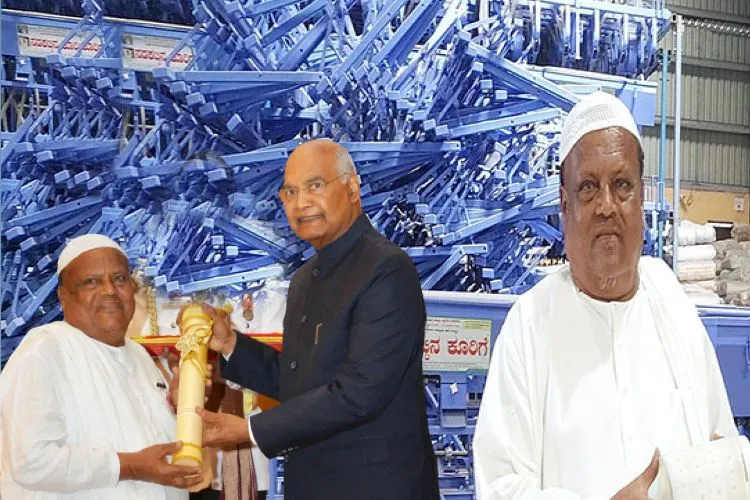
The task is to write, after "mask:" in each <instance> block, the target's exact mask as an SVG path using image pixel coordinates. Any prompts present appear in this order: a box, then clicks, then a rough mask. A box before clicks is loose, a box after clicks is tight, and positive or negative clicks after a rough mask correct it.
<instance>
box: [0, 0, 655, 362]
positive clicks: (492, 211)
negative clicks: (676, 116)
mask: <svg viewBox="0 0 750 500" xmlns="http://www.w3.org/2000/svg"><path fill="white" fill-rule="evenodd" d="M69 3H70V5H67V4H61V3H59V2H49V1H43V0H39V1H36V2H33V3H32V4H28V3H26V2H14V1H13V0H6V1H5V4H4V5H5V6H6V8H7V7H10V8H13V7H23V8H29V6H30V5H31V7H32V8H35V9H38V10H39V11H40V12H52V13H63V14H64V13H68V14H70V13H73V14H77V15H81V16H82V17H81V18H80V19H71V18H59V17H49V16H45V15H44V14H41V13H31V12H18V11H13V10H7V9H6V11H5V12H4V16H3V20H2V22H3V34H2V36H3V49H2V50H3V56H4V59H3V68H2V71H3V73H2V78H3V86H4V92H5V98H6V99H5V102H6V106H5V109H4V120H3V129H2V141H3V151H2V154H1V158H0V159H1V160H2V169H3V179H2V186H1V189H2V203H3V204H2V219H3V224H4V225H3V231H2V245H3V249H4V253H3V257H2V271H3V276H2V278H3V280H2V283H3V285H2V327H3V335H4V336H5V337H6V338H5V340H6V341H5V342H4V343H3V349H2V359H3V360H4V359H7V356H8V355H9V353H10V352H11V350H12V349H13V348H14V346H15V345H16V344H17V342H18V340H20V338H21V336H22V335H23V334H24V333H25V332H26V331H28V329H29V328H31V327H33V326H34V325H37V324H40V323H42V322H46V321H49V320H50V319H53V318H55V317H56V316H58V315H59V313H60V311H59V308H58V307H57V305H56V300H55V297H54V293H53V292H54V288H55V285H56V276H55V274H54V266H53V265H52V264H53V263H54V261H55V258H56V256H57V254H58V252H59V251H60V248H61V246H62V245H63V244H64V241H65V240H66V238H70V237H72V236H74V235H77V234H81V233H85V232H92V231H98V232H103V233H106V234H109V235H110V236H112V237H114V238H116V239H119V240H121V241H123V242H124V243H125V246H126V248H127V250H128V252H129V255H130V256H131V258H132V262H133V263H134V264H136V265H137V266H139V267H140V268H141V269H142V270H143V271H144V275H145V276H146V277H147V279H149V280H150V281H151V283H153V284H154V285H155V286H156V287H157V288H159V289H160V290H163V291H166V292H168V293H179V294H183V295H185V294H192V293H198V292H204V291H208V290H213V291H217V290H218V291H221V292H223V293H227V294H230V295H232V294H240V293H242V292H243V291H245V290H247V289H254V288H257V287H258V286H262V284H263V283H264V280H267V279H272V278H284V277H288V276H289V274H290V273H291V272H293V271H294V269H296V267H297V266H298V265H299V263H300V261H301V260H302V259H304V258H305V257H306V256H307V255H309V252H310V248H309V247H308V246H307V245H305V244H302V243H301V242H299V241H298V240H297V239H296V238H295V237H294V235H292V234H291V233H290V231H289V228H288V226H287V224H286V223H285V220H284V216H283V211H282V209H281V206H280V203H279V201H278V199H277V197H276V196H275V193H276V189H277V188H278V186H279V184H280V178H281V169H282V168H283V164H284V162H285V159H286V157H287V156H288V154H289V152H290V151H291V150H292V149H293V148H294V147H295V146H296V145H297V144H298V143H299V141H300V140H304V139H309V138H313V137H320V136H327V137H332V138H334V139H336V140H338V141H340V142H342V143H343V144H344V145H345V146H346V147H347V148H348V149H349V150H350V151H351V153H352V156H353V158H354V160H355V162H356V164H357V166H358V169H359V174H360V177H361V181H362V200H363V205H364V208H365V210H366V212H367V213H368V214H369V215H370V217H371V219H372V221H373V223H374V224H375V225H376V227H377V228H378V229H380V230H381V231H382V232H383V233H385V234H386V235H388V236H389V237H390V238H391V239H392V240H393V241H395V242H397V243H398V244H399V245H401V246H402V247H403V248H404V249H405V250H406V251H407V252H408V253H409V255H411V256H412V258H413V259H414V261H415V263H416V264H417V267H418V270H419V273H420V277H421V279H422V285H423V287H424V288H425V289H437V290H462V291H484V292H489V291H492V292H511V293H517V292H521V291H523V290H525V289H527V288H528V287H529V286H531V285H532V284H533V283H534V282H535V281H536V280H537V275H536V272H535V267H536V266H537V264H538V263H539V261H540V260H541V259H542V258H543V257H544V256H545V254H546V253H547V252H548V251H549V249H550V248H553V247H554V246H558V247H559V245H560V239H561V234H560V231H559V229H558V221H557V219H556V213H557V210H558V206H557V186H558V180H557V176H556V151H557V132H558V129H559V121H560V120H559V118H560V117H561V116H562V115H563V114H564V113H565V112H566V111H567V110H569V109H570V107H571V106H572V105H573V104H574V103H575V102H576V101H577V100H578V95H580V94H583V93H588V92H591V91H593V90H596V89H598V88H604V89H608V90H610V91H612V92H616V93H617V95H618V96H619V97H620V98H621V99H623V100H624V101H625V102H626V103H627V104H628V105H629V106H630V107H631V109H633V111H634V114H635V115H636V118H637V121H638V122H639V123H640V124H641V125H650V124H652V123H653V119H654V114H655V101H656V99H655V96H656V86H655V84H653V83H650V82H646V81H645V77H647V76H648V75H649V74H650V73H651V72H653V71H654V70H655V69H656V66H657V61H658V57H657V54H658V48H657V42H658V40H659V38H660V36H662V35H663V34H664V33H665V32H666V30H667V29H668V24H669V13H668V11H666V10H665V9H664V6H663V3H662V2H661V0H653V1H651V2H648V1H643V0H639V1H638V2H637V4H638V5H621V2H620V3H609V2H603V1H594V0H578V1H576V2H573V1H572V0H551V1H549V0H546V1H537V0H514V1H505V0H504V1H499V0H497V1H488V2H478V3H477V4H474V3H473V2H467V1H464V0H451V1H444V0H422V1H418V2H417V1H412V0H408V1H407V0H397V1H395V2H392V1H387V2H385V1H377V0H371V1H364V0H362V1H354V0H315V1H309V2H308V1H305V2H302V1H294V0H274V1H265V2H254V1H232V2H229V1H225V0H195V1H194V3H193V5H192V12H186V9H185V2H184V1H177V0H174V1H171V2H170V1H165V2H160V4H159V5H160V6H161V8H160V10H159V12H158V13H156V12H151V11H149V10H148V9H147V8H146V6H145V5H141V3H137V2H136V3H132V2H107V3H106V4H104V5H102V4H101V3H100V2H98V1H95V0H84V1H83V2H81V4H80V6H76V5H75V4H74V3H72V2H69ZM633 3H634V4H635V3H636V2H635V1H634V2H633ZM60 9H63V10H60ZM107 16H113V17H107ZM144 18H146V19H150V20H155V21H164V20H172V21H177V22H194V23H195V24H194V25H193V26H192V27H187V26H183V27H180V26H174V25H171V26H159V27H158V28H155V27H153V26H152V25H150V24H148V23H140V22H138V21H135V20H137V19H144ZM123 19H130V20H131V21H129V22H124V21H123ZM55 30H56V31H55ZM55 33H58V35H55ZM59 33H62V34H61V35H60V34H59ZM56 36H57V38H56ZM158 47H161V49H160V50H161V51H160V50H157V48H158ZM164 47H167V48H164ZM587 71H600V72H601V73H596V74H593V73H589V72H587Z"/></svg>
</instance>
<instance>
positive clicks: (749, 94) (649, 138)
mask: <svg viewBox="0 0 750 500" xmlns="http://www.w3.org/2000/svg"><path fill="white" fill-rule="evenodd" d="M667 5H668V7H669V8H675V7H676V8H679V7H683V8H686V9H696V10H701V11H707V12H717V13H719V14H722V15H723V16H724V17H725V18H727V19H731V17H732V16H738V17H743V18H750V0H668V2H667ZM662 46H665V47H667V48H669V49H673V48H674V37H673V35H672V34H670V35H668V36H667V39H666V40H663V42H662ZM683 56H684V57H685V59H684V61H685V63H684V64H683V81H682V119H683V121H684V122H688V123H687V124H683V129H682V147H681V153H682V163H683V165H682V179H684V180H685V181H690V182H699V183H711V184H726V185H734V186H743V187H750V71H747V69H748V67H750V37H748V36H746V35H738V34H732V33H728V32H723V31H716V30H711V29H708V28H706V27H700V26H693V25H690V24H688V25H687V26H686V27H685V34H684V37H683ZM715 64H718V65H720V66H721V67H719V68H717V67H711V66H712V65H715ZM731 65H738V68H740V70H737V69H732V68H731V67H727V66H731ZM660 76H661V75H659V74H656V75H653V77H652V80H659V78H660ZM668 91H669V102H668V103H667V104H668V106H667V109H668V111H667V117H668V123H670V124H671V123H672V121H673V120H674V65H673V64H672V65H671V66H670V73H669V89H668ZM657 109H660V107H659V108H657ZM684 122H683V123H684ZM657 123H658V120H657ZM716 129H720V130H724V131H721V132H720V131H717V130H716ZM668 134H669V140H668V144H667V166H668V168H667V170H668V173H667V178H668V179H671V176H672V164H673V154H674V143H673V139H672V136H673V134H674V130H673V127H672V126H671V125H670V126H669V127H668ZM658 135H659V129H658V127H654V128H653V129H650V130H648V131H647V132H646V134H645V139H644V142H645V148H646V155H647V169H646V171H647V172H648V173H649V174H652V175H656V173H657V165H658V142H659V141H658Z"/></svg>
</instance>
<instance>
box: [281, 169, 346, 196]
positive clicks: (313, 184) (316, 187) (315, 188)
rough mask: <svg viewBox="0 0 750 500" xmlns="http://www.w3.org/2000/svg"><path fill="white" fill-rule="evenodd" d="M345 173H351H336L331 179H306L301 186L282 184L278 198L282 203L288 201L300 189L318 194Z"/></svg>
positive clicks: (297, 193) (323, 191)
mask: <svg viewBox="0 0 750 500" xmlns="http://www.w3.org/2000/svg"><path fill="white" fill-rule="evenodd" d="M345 175H351V172H346V173H345V174H341V175H337V176H336V177H334V178H333V179H330V180H327V181H324V180H322V179H317V180H312V181H308V182H305V183H304V184H302V187H301V188H299V187H296V186H283V187H282V188H281V189H279V198H281V201H283V202H284V203H289V202H291V201H294V200H296V199H297V195H299V192H300V190H302V191H304V192H305V193H307V194H311V195H314V196H320V195H322V194H323V193H325V192H326V188H327V187H328V185H329V184H330V183H332V182H333V181H335V180H336V179H340V178H342V177H343V176H345Z"/></svg>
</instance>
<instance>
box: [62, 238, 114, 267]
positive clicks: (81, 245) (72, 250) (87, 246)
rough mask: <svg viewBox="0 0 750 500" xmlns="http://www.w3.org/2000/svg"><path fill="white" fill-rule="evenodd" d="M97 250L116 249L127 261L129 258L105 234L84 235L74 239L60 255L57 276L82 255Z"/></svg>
mask: <svg viewBox="0 0 750 500" xmlns="http://www.w3.org/2000/svg"><path fill="white" fill-rule="evenodd" d="M97 248H114V249H115V250H117V251H118V252H120V253H121V254H123V255H124V256H125V258H126V259H127V258H128V255H127V254H126V253H125V250H123V249H122V247H121V246H120V245H118V244H117V242H115V241H114V240H112V239H110V238H108V237H107V236H104V235H103V234H84V235H81V236H77V237H75V238H73V239H72V240H70V241H69V242H68V244H67V245H65V248H63V251H62V252H61V253H60V258H59V259H57V274H58V275H59V274H60V273H61V272H62V270H63V269H65V267H66V266H67V265H68V264H70V263H71V262H73V261H74V260H75V259H76V258H77V257H79V256H80V255H81V254H82V253H84V252H88V251H89V250H96V249H97Z"/></svg>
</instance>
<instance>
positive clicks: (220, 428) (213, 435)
mask: <svg viewBox="0 0 750 500" xmlns="http://www.w3.org/2000/svg"><path fill="white" fill-rule="evenodd" d="M195 411H196V413H198V415H200V417H201V418H202V419H203V446H213V447H217V448H224V447H227V446H234V445H236V444H241V443H249V442H250V430H249V429H248V423H247V420H245V419H244V418H242V417H238V416H236V415H230V414H228V413H214V412H212V411H208V410H204V409H202V408H196V409H195ZM253 444H254V443H253Z"/></svg>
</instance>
